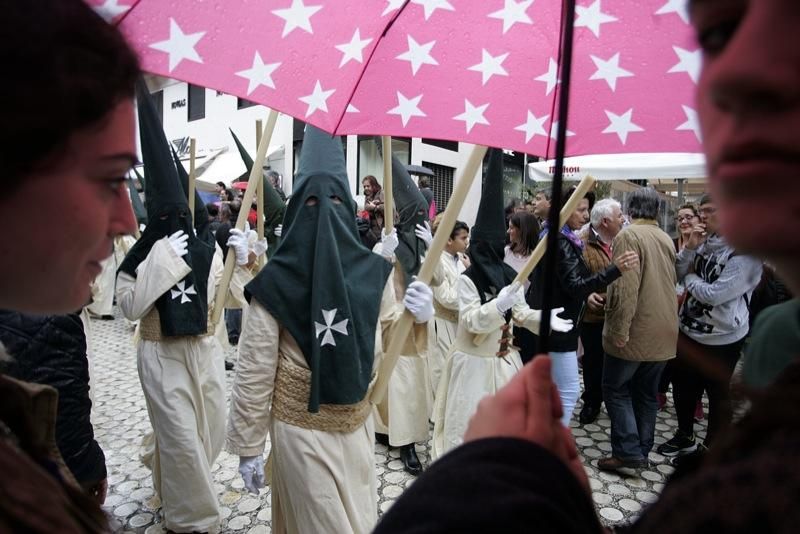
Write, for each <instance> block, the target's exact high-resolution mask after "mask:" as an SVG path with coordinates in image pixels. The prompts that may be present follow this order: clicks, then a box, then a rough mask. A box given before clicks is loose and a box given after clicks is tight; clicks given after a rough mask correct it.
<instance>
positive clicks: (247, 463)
mask: <svg viewBox="0 0 800 534" xmlns="http://www.w3.org/2000/svg"><path fill="white" fill-rule="evenodd" d="M239 474H240V475H242V480H244V487H245V488H246V489H247V491H249V492H250V493H255V494H256V495H258V490H259V488H263V487H264V457H263V456H261V455H260V454H259V455H258V456H240V457H239Z"/></svg>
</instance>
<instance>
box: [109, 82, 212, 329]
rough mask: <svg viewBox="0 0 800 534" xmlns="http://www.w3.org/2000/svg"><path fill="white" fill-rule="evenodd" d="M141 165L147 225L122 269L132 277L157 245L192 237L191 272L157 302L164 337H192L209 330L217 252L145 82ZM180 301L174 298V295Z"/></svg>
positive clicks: (140, 85) (140, 95)
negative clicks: (195, 218) (202, 230)
mask: <svg viewBox="0 0 800 534" xmlns="http://www.w3.org/2000/svg"><path fill="white" fill-rule="evenodd" d="M136 101H137V109H138V116H139V136H140V142H141V148H142V162H143V163H144V166H145V169H146V170H145V172H146V173H147V191H146V196H145V206H146V207H147V217H148V222H149V224H148V225H147V227H146V228H145V230H144V232H142V236H141V237H140V238H139V240H138V241H137V242H136V244H135V245H134V246H133V247H131V250H130V251H129V252H128V255H127V256H125V259H124V260H123V262H122V265H120V268H119V270H120V271H122V272H124V273H127V274H129V275H130V276H133V277H134V278H135V277H136V276H137V275H138V273H137V271H136V269H137V267H138V266H139V264H141V263H142V262H143V261H144V260H145V259H146V258H147V257H148V255H149V254H150V250H151V249H152V248H153V245H155V243H156V242H157V241H159V240H161V239H163V238H165V237H168V236H169V235H171V234H172V233H174V232H176V231H178V230H183V231H184V232H185V233H186V234H187V235H188V236H189V241H188V245H187V246H188V254H186V256H184V257H183V258H182V259H183V261H185V262H186V263H187V264H188V265H189V267H191V269H192V271H191V272H190V273H189V274H188V275H187V276H186V277H185V278H184V279H183V280H181V281H180V282H178V284H177V285H176V286H174V287H173V288H172V289H171V290H168V291H167V292H166V293H164V294H163V295H161V296H160V297H159V298H158V300H156V304H155V305H156V309H157V310H158V312H159V316H160V319H161V333H162V334H163V335H164V336H191V335H199V334H204V333H205V332H206V331H207V329H208V328H207V320H208V300H207V298H206V293H207V289H208V274H209V271H210V269H211V259H212V257H213V255H214V248H213V247H211V246H209V245H208V243H205V242H203V241H201V240H200V239H198V238H197V236H196V235H195V231H194V224H193V222H192V220H191V215H190V213H189V204H188V202H187V200H186V194H185V193H184V189H183V186H182V185H181V182H180V179H179V175H178V170H177V168H176V166H175V161H174V160H173V158H172V155H171V154H170V148H169V143H168V142H167V138H166V135H164V130H163V128H162V127H161V121H160V119H159V118H158V113H157V111H156V108H155V105H154V104H153V101H152V98H151V97H150V92H149V91H148V90H147V86H145V84H144V81H143V80H141V79H140V80H139V81H138V82H137V84H136ZM176 294H177V295H178V296H179V298H175V295H176Z"/></svg>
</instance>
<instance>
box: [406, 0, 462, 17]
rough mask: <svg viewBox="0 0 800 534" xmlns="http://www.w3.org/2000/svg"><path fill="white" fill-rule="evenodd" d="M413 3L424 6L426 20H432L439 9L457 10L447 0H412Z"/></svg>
mask: <svg viewBox="0 0 800 534" xmlns="http://www.w3.org/2000/svg"><path fill="white" fill-rule="evenodd" d="M411 3H412V4H417V5H420V6H422V8H423V9H424V10H425V20H428V19H429V18H431V15H433V12H434V11H436V10H437V9H444V10H447V11H455V10H456V8H454V7H453V6H452V5H450V2H448V1H447V0H411Z"/></svg>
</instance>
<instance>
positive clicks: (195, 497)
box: [116, 81, 225, 532]
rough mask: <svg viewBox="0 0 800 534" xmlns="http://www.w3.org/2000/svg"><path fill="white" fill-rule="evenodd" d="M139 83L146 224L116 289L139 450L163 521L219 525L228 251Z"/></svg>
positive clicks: (191, 527)
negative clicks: (221, 309) (125, 331)
mask: <svg viewBox="0 0 800 534" xmlns="http://www.w3.org/2000/svg"><path fill="white" fill-rule="evenodd" d="M136 89H137V91H136V92H137V95H136V96H137V100H138V111H139V132H140V135H141V148H142V159H143V160H144V164H145V166H146V168H147V190H146V197H145V205H146V207H147V215H148V221H149V224H148V225H147V227H146V228H145V230H144V232H142V236H141V238H140V239H139V240H138V241H137V242H136V244H135V245H133V247H131V249H130V251H129V252H128V254H127V256H126V257H125V259H124V260H123V261H122V265H121V266H120V268H119V272H118V274H117V291H116V294H117V303H118V304H119V307H120V309H121V310H122V313H123V315H125V317H126V318H127V319H128V320H130V321H136V320H140V323H139V327H138V331H137V332H138V338H139V340H138V343H137V350H136V352H137V368H138V371H139V380H140V382H141V384H142V389H143V391H144V397H145V400H146V402H147V413H148V416H149V418H150V423H151V424H152V426H153V433H152V434H150V435H148V436H147V437H146V438H145V440H144V442H143V450H142V452H141V457H142V461H143V463H144V464H145V465H146V466H147V467H149V468H150V469H151V470H152V472H153V488H155V490H156V492H157V493H158V495H159V496H160V497H161V502H162V505H163V514H164V522H165V526H166V528H167V529H169V530H172V531H176V532H192V531H198V532H207V531H213V530H215V529H216V528H217V527H218V526H219V522H220V514H219V502H218V498H217V492H216V489H215V488H214V482H213V479H212V476H211V466H212V465H213V464H214V461H215V460H216V458H217V456H218V455H219V452H220V451H221V450H222V445H223V443H224V438H225V376H224V373H225V371H224V368H223V359H224V358H223V354H222V348H221V347H220V345H219V343H218V342H217V340H216V338H215V337H214V336H213V335H212V331H213V327H212V325H210V324H208V316H209V300H210V299H212V298H213V296H214V290H215V288H216V285H217V283H218V281H219V278H220V277H221V274H222V259H221V254H215V244H214V241H213V237H212V236H211V232H210V231H209V228H208V215H207V213H205V208H204V205H203V203H202V201H197V200H195V202H196V214H195V215H196V216H195V221H192V217H191V214H190V212H189V206H188V202H187V200H186V190H187V189H188V176H187V175H186V171H185V170H184V169H183V166H182V165H181V164H180V162H179V161H177V158H175V157H174V154H170V148H169V144H168V142H167V139H166V136H165V135H164V131H163V130H162V128H161V124H160V123H159V120H158V117H157V115H156V111H155V107H154V106H153V103H152V101H151V99H150V97H149V93H148V92H147V88H146V87H145V86H144V82H142V81H140V82H139V83H138V84H137V88H136ZM182 182H183V183H182Z"/></svg>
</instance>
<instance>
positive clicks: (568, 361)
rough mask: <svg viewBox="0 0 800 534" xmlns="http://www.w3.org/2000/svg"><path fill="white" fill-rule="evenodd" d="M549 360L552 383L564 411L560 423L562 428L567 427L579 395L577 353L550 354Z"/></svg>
mask: <svg viewBox="0 0 800 534" xmlns="http://www.w3.org/2000/svg"><path fill="white" fill-rule="evenodd" d="M550 360H551V361H552V362H553V364H552V367H551V369H552V370H551V374H552V376H553V382H555V383H556V386H558V394H559V396H560V397H561V406H562V408H563V409H564V416H563V417H562V418H561V422H562V423H563V424H564V426H566V427H568V426H569V420H570V419H572V411H573V410H574V409H575V404H577V402H578V397H579V396H580V394H581V379H580V376H579V375H578V353H577V352H575V351H570V352H551V353H550Z"/></svg>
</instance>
